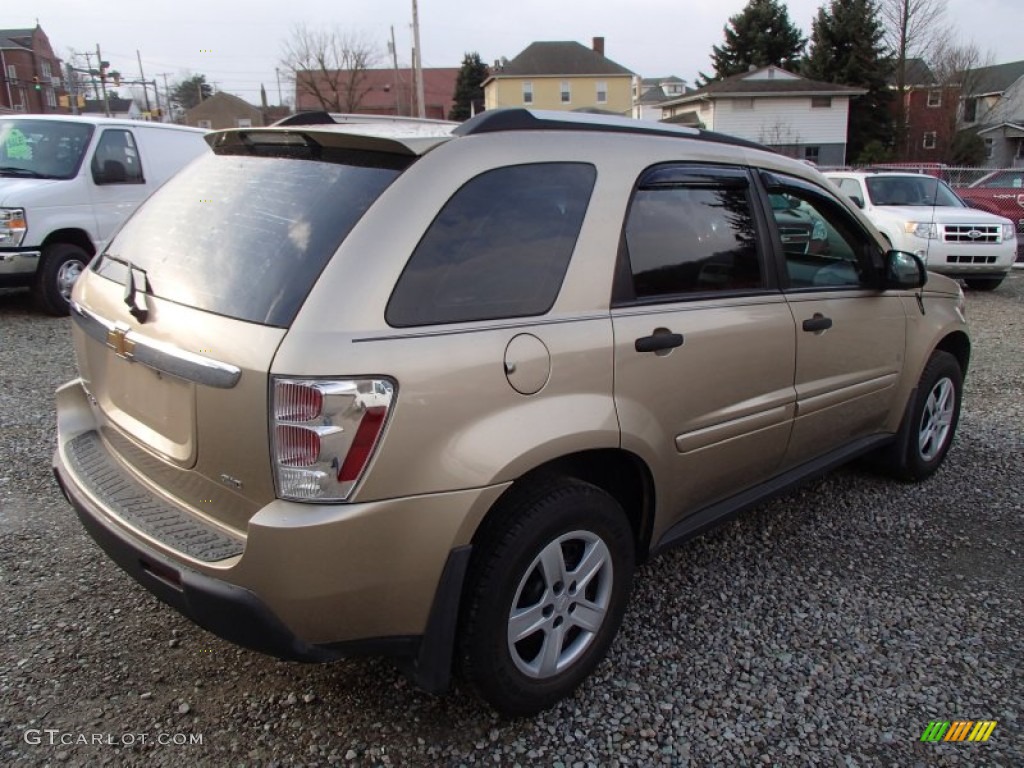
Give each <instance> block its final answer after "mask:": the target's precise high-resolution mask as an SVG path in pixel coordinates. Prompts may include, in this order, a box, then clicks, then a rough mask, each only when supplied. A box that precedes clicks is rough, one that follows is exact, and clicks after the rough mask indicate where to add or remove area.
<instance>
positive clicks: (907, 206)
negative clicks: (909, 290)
mask: <svg viewBox="0 0 1024 768" xmlns="http://www.w3.org/2000/svg"><path fill="white" fill-rule="evenodd" d="M826 176H827V177H828V179H829V180H831V181H832V182H833V183H835V184H836V186H838V187H839V189H840V191H842V192H843V193H844V194H846V196H847V197H849V198H850V199H851V200H852V201H853V202H854V203H855V204H856V205H857V206H858V207H860V208H862V209H863V210H864V213H865V215H866V216H867V217H868V219H870V220H871V223H872V224H874V225H875V226H876V227H878V230H879V232H881V233H882V237H884V238H885V239H886V241H887V242H888V243H889V244H890V245H891V247H893V248H895V249H897V250H901V251H907V252H909V253H914V254H916V255H917V256H919V257H920V258H921V259H922V260H923V261H924V262H925V264H926V265H927V266H928V269H929V270H931V271H932V272H939V273H941V274H944V275H948V276H950V277H955V278H961V279H963V281H964V282H965V283H967V285H968V286H969V287H971V288H973V289H975V290H978V291H991V290H994V289H996V288H998V287H999V285H1000V283H1002V282H1003V279H1004V278H1005V277H1006V274H1007V272H1009V271H1010V268H1011V267H1012V266H1013V262H1014V259H1015V258H1016V253H1017V235H1016V231H1015V225H1014V223H1013V222H1012V221H1010V220H1009V219H1006V218H1004V217H1002V216H995V215H993V214H990V213H987V212H985V211H978V210H975V209H973V208H970V207H968V206H967V205H966V204H965V203H964V202H963V201H962V200H961V199H960V198H959V197H957V196H956V193H955V192H953V190H952V189H950V188H949V186H948V185H947V184H946V182H944V181H942V180H940V179H936V178H934V177H932V176H928V175H923V174H915V173H873V172H864V171H843V172H838V171H837V172H834V173H827V174H826Z"/></svg>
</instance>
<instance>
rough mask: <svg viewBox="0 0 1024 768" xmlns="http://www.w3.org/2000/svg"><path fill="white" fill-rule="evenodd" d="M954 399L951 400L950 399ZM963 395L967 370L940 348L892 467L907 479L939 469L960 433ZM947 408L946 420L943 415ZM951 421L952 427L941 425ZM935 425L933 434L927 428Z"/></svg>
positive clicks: (930, 363)
mask: <svg viewBox="0 0 1024 768" xmlns="http://www.w3.org/2000/svg"><path fill="white" fill-rule="evenodd" d="M947 397H948V398H951V401H949V400H946V398H947ZM962 398H963V372H962V371H961V370H960V364H959V363H958V362H957V359H956V358H955V357H953V356H952V355H951V354H949V353H948V352H941V351H936V352H933V353H932V356H931V357H930V358H929V359H928V364H927V365H926V366H925V367H924V371H923V372H922V373H921V380H920V381H919V382H918V385H917V394H916V396H915V398H914V403H913V405H912V406H911V409H910V413H909V414H908V421H907V422H906V423H905V424H904V425H903V426H902V428H901V430H900V433H901V434H900V436H899V439H898V440H897V443H896V446H897V451H895V452H894V454H895V455H894V459H895V463H894V464H892V465H891V466H890V467H889V469H890V471H891V472H892V473H893V474H895V475H896V476H897V477H899V478H901V479H903V480H909V481H914V482H916V481H918V480H924V479H925V478H926V477H930V476H931V475H932V474H934V472H935V470H937V469H938V468H939V466H940V465H941V464H942V462H943V460H944V459H945V458H946V453H947V452H948V451H949V447H950V445H951V444H952V443H953V437H954V435H955V434H956V427H957V424H958V423H959V421H960V403H961V401H962ZM940 411H944V412H945V414H946V416H945V419H943V418H939V417H940ZM945 421H948V424H947V426H948V429H944V430H943V429H942V427H941V424H942V423H944V422H945ZM931 427H934V428H935V429H932V431H931V437H930V438H928V437H927V436H926V434H925V433H926V431H928V430H929V429H930V428H931Z"/></svg>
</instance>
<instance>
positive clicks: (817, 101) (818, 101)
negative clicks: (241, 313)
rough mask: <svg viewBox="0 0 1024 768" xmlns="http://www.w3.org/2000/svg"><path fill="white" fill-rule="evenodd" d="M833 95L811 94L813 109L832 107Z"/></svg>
mask: <svg viewBox="0 0 1024 768" xmlns="http://www.w3.org/2000/svg"><path fill="white" fill-rule="evenodd" d="M831 108H832V97H831V96H811V109H831Z"/></svg>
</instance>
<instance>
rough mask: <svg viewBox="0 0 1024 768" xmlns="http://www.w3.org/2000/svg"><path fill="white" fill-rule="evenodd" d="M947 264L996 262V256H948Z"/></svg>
mask: <svg viewBox="0 0 1024 768" xmlns="http://www.w3.org/2000/svg"><path fill="white" fill-rule="evenodd" d="M946 263H947V264H995V263H996V257H995V256H947V257H946Z"/></svg>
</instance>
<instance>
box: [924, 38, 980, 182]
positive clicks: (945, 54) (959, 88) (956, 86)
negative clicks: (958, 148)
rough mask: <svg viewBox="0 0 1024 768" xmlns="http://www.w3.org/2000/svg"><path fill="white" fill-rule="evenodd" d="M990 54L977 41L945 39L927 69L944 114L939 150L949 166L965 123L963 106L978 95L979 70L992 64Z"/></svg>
mask: <svg viewBox="0 0 1024 768" xmlns="http://www.w3.org/2000/svg"><path fill="white" fill-rule="evenodd" d="M992 60H993V56H992V53H991V52H987V53H983V52H982V51H981V49H980V48H979V47H978V45H977V44H976V43H975V42H974V41H967V42H961V41H959V40H956V39H954V38H952V37H951V36H949V37H946V38H944V39H942V40H940V41H938V42H937V43H936V44H935V45H934V46H933V48H932V52H931V55H930V56H929V59H928V66H929V68H930V69H931V71H932V74H933V75H934V76H935V86H936V88H937V89H938V90H939V97H940V99H941V102H940V107H939V108H940V109H941V110H942V124H941V129H940V130H939V131H938V136H937V147H938V149H939V150H940V152H941V155H942V157H943V159H944V161H945V162H950V159H951V157H952V154H953V141H954V139H955V138H956V134H957V129H958V127H959V124H960V122H961V121H962V119H963V105H964V101H965V100H966V99H969V98H970V97H971V96H972V95H973V94H975V93H976V92H977V85H978V70H979V69H980V68H981V67H986V66H989V65H990V64H991V63H992Z"/></svg>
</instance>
